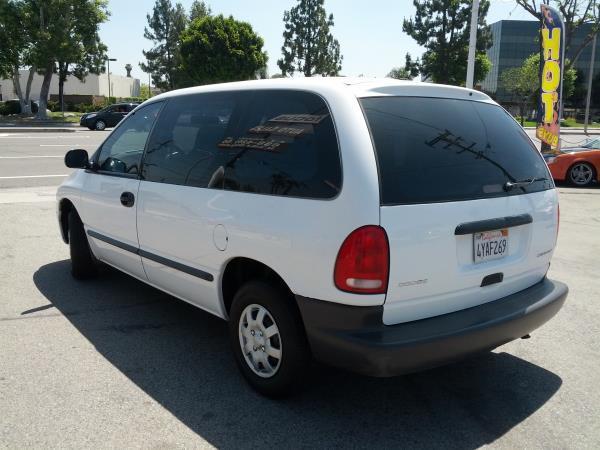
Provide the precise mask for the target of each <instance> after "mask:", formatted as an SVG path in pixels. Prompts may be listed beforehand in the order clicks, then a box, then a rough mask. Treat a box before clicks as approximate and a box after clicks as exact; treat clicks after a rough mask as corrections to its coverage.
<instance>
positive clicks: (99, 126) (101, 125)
mask: <svg viewBox="0 0 600 450" xmlns="http://www.w3.org/2000/svg"><path fill="white" fill-rule="evenodd" d="M105 127H106V125H105V124H104V122H102V121H100V122H96V130H104V128H105Z"/></svg>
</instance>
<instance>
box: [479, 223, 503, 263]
mask: <svg viewBox="0 0 600 450" xmlns="http://www.w3.org/2000/svg"><path fill="white" fill-rule="evenodd" d="M507 254H508V230H494V231H484V232H482V233H475V234H473V259H474V260H475V263H482V262H486V261H492V260H494V259H500V258H504V257H505V256H506V255H507Z"/></svg>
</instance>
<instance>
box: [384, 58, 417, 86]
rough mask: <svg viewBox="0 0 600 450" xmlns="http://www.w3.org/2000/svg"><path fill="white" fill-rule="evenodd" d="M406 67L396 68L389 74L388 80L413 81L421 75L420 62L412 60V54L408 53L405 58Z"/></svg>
mask: <svg viewBox="0 0 600 450" xmlns="http://www.w3.org/2000/svg"><path fill="white" fill-rule="evenodd" d="M404 60H405V62H404V66H403V67H394V68H393V69H392V70H390V72H389V73H388V74H387V77H388V78H396V79H397V80H412V79H413V78H415V77H416V76H417V75H419V65H420V63H419V60H418V59H417V60H416V61H413V60H412V57H411V56H410V53H407V54H406V56H405V57H404Z"/></svg>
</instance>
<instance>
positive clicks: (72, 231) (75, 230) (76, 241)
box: [69, 210, 98, 280]
mask: <svg viewBox="0 0 600 450" xmlns="http://www.w3.org/2000/svg"><path fill="white" fill-rule="evenodd" d="M69 250H70V253H71V274H72V275H73V277H74V278H76V279H78V280H84V279H87V278H91V277H93V276H94V275H96V273H97V271H98V268H97V265H96V260H95V258H94V255H93V254H92V251H91V249H90V244H89V242H88V240H87V236H86V235H85V229H84V228H83V223H82V222H81V219H80V217H79V214H77V212H76V211H75V210H72V211H71V212H69Z"/></svg>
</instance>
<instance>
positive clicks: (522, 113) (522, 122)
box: [519, 101, 525, 126]
mask: <svg viewBox="0 0 600 450" xmlns="http://www.w3.org/2000/svg"><path fill="white" fill-rule="evenodd" d="M519 113H520V114H521V126H523V124H524V122H525V120H524V118H523V116H524V115H525V105H524V103H523V102H522V101H521V103H520V104H519Z"/></svg>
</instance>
